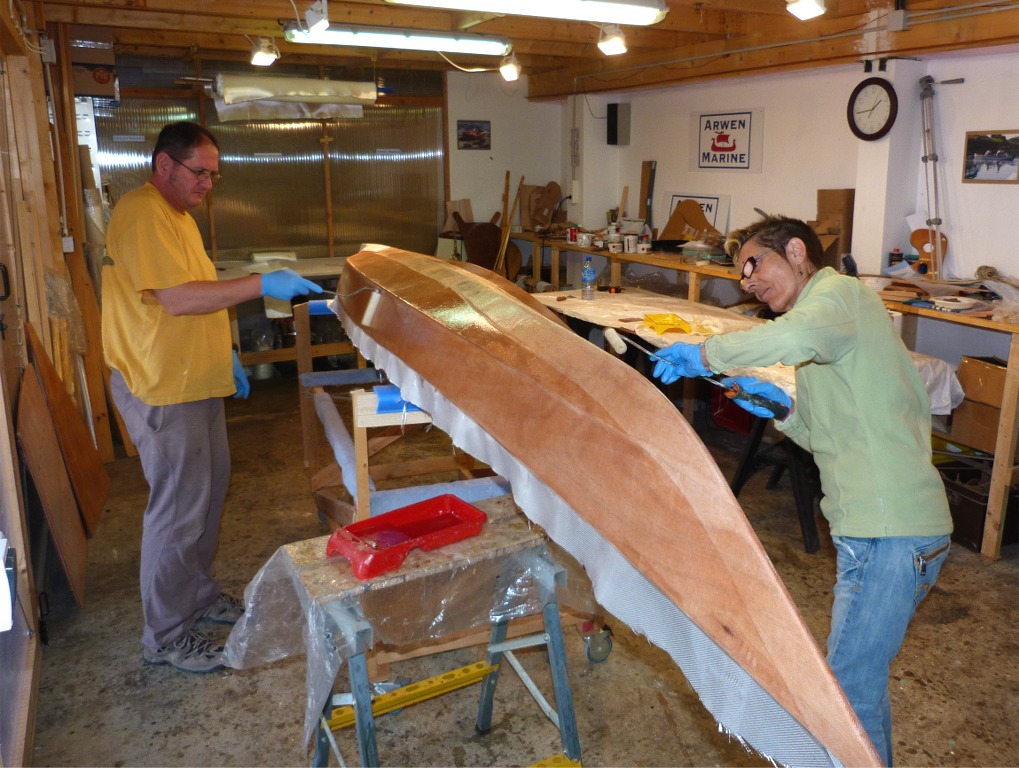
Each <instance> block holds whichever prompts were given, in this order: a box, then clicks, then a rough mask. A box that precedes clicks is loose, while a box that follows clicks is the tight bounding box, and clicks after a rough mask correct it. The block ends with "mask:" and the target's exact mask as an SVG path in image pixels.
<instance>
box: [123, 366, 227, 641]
mask: <svg viewBox="0 0 1019 768" xmlns="http://www.w3.org/2000/svg"><path fill="white" fill-rule="evenodd" d="M110 390H111V394H112V395H113V401H114V403H116V405H117V409H118V410H119V411H120V415H121V417H122V418H123V419H124V425H125V426H126V427H127V431H128V434H129V435H130V436H131V440H132V441H134V444H135V446H136V447H137V448H138V455H139V457H140V458H141V463H142V470H143V471H144V473H145V479H146V480H147V481H148V484H149V503H148V506H147V507H146V509H145V518H144V521H143V526H142V549H141V594H142V610H143V612H144V616H145V630H144V632H143V633H142V644H143V645H144V646H145V647H146V648H149V649H150V650H156V649H157V648H160V647H162V646H164V645H168V644H170V643H172V642H173V641H174V640H176V639H177V638H178V637H180V636H181V635H182V634H184V633H185V632H187V631H188V630H189V629H190V628H191V627H192V626H193V625H194V622H195V615H196V614H197V613H199V612H200V611H202V610H204V609H205V608H207V607H209V606H210V605H212V604H213V603H214V602H215V601H216V599H217V598H218V597H219V594H220V588H219V585H218V584H217V583H216V581H215V579H214V578H213V573H214V571H213V561H214V560H215V557H216V547H217V545H218V543H219V521H220V517H221V515H222V512H223V503H224V501H225V500H226V491H227V486H228V485H229V483H230V448H229V445H228V444H227V436H226V418H225V417H224V415H223V399H222V398H210V399H208V400H198V401H195V402H191V403H180V404H177V405H155V406H153V405H146V404H145V403H143V402H142V401H141V400H139V399H138V398H137V397H135V396H134V395H132V394H131V392H130V391H129V390H128V388H127V384H125V382H124V378H123V376H121V375H120V373H119V372H117V371H111V376H110Z"/></svg>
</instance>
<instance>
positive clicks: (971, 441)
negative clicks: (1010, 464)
mask: <svg viewBox="0 0 1019 768" xmlns="http://www.w3.org/2000/svg"><path fill="white" fill-rule="evenodd" d="M1000 419H1001V409H1000V408H995V407H994V406H992V405H987V404H986V403H978V402H977V401H976V400H970V399H969V398H967V399H965V400H963V401H962V403H960V404H959V407H958V408H956V409H955V410H954V411H952V432H951V437H952V440H953V441H954V442H958V443H962V444H963V445H968V446H969V447H970V448H976V449H977V450H978V451H983V452H984V453H992V454H993V453H994V446H995V442H996V441H997V439H998V422H999V420H1000ZM1016 456H1017V458H1019V446H1017V447H1016Z"/></svg>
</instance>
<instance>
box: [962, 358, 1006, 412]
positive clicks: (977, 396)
mask: <svg viewBox="0 0 1019 768" xmlns="http://www.w3.org/2000/svg"><path fill="white" fill-rule="evenodd" d="M1005 366H1006V363H1005V361H1004V360H1002V359H1001V358H999V357H970V356H969V355H963V356H962V360H960V362H959V370H957V371H956V372H955V375H956V378H958V379H959V384H961V385H962V391H963V392H965V393H966V399H967V400H972V401H974V402H977V403H983V404H985V405H991V406H994V407H995V408H1001V401H1002V399H1003V398H1004V394H1005Z"/></svg>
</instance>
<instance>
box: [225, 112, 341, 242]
mask: <svg viewBox="0 0 1019 768" xmlns="http://www.w3.org/2000/svg"><path fill="white" fill-rule="evenodd" d="M209 128H210V130H212V132H213V133H215V134H216V138H217V139H219V146H220V159H219V171H220V173H222V174H223V181H221V182H220V183H219V185H218V186H217V187H216V190H215V196H214V198H213V211H214V215H215V217H216V243H217V245H218V248H219V250H218V256H219V258H221V259H227V258H239V259H245V258H248V255H249V253H250V252H251V251H259V250H281V249H282V250H292V251H297V253H298V254H299V255H302V256H324V255H326V252H327V248H326V242H327V241H326V224H325V210H326V199H325V196H326V192H325V173H324V172H323V170H322V145H321V143H320V141H319V139H320V138H321V136H322V127H321V125H320V124H319V123H318V122H314V121H287V122H240V123H216V122H213V121H210V122H209Z"/></svg>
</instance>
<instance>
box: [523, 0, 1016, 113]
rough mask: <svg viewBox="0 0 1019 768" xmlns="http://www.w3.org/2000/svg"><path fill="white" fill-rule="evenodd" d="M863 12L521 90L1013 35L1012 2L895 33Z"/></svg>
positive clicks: (802, 62)
mask: <svg viewBox="0 0 1019 768" xmlns="http://www.w3.org/2000/svg"><path fill="white" fill-rule="evenodd" d="M883 15H884V14H882V16H883ZM869 18H870V17H869V16H868V17H866V18H863V19H861V20H860V24H859V27H860V29H859V31H858V32H854V31H853V30H852V28H851V27H846V25H845V20H844V19H843V20H842V23H841V26H843V27H845V28H844V29H843V30H841V31H842V32H843V33H844V34H842V35H839V34H837V33H836V32H835V30H834V29H833V30H832V31H831V32H829V33H828V35H829V36H828V37H823V38H822V39H788V40H786V41H785V42H784V43H783V42H782V41H780V40H775V39H773V38H772V36H771V35H770V33H769V34H767V35H765V34H763V33H762V34H757V35H751V36H749V37H746V38H741V39H739V40H734V41H728V42H724V43H705V44H698V45H693V46H689V47H687V48H685V49H683V50H676V51H672V52H669V53H671V55H669V54H665V55H663V54H662V53H658V54H653V55H646V54H645V55H637V56H633V57H628V58H629V60H628V61H626V62H622V63H621V64H617V63H616V62H611V63H609V62H599V63H598V65H596V66H592V65H591V64H590V63H589V62H584V63H579V64H572V65H570V66H568V67H566V68H564V69H560V70H556V71H550V72H544V73H537V74H535V75H533V76H531V77H529V78H528V97H529V98H532V99H547V98H558V97H563V96H567V95H570V94H573V93H596V92H604V91H622V90H633V89H643V88H652V87H661V86H663V85H670V84H680V83H693V82H699V81H704V80H712V79H716V78H720V77H735V76H744V75H748V74H761V73H765V72H781V71H790V70H796V69H807V68H816V67H819V66H826V65H834V64H845V63H850V62H853V61H863V60H864V59H873V58H882V57H884V58H891V57H895V56H910V57H914V56H918V55H923V54H931V53H943V52H946V51H952V50H963V49H970V48H980V47H989V46H997V45H1011V44H1015V43H1017V42H1019V34H1017V33H1016V30H1019V10H1015V9H1014V8H1013V9H1006V10H1002V11H1000V12H996V13H988V14H985V15H980V16H964V17H959V18H952V19H945V20H939V21H934V20H931V21H926V22H920V23H912V24H911V25H910V27H909V28H908V29H907V30H905V31H902V32H894V33H893V32H887V31H885V30H884V25H883V24H881V25H880V29H879V30H878V31H873V32H867V33H864V31H863V29H864V27H865V26H866V24H867V22H868V20H869Z"/></svg>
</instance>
